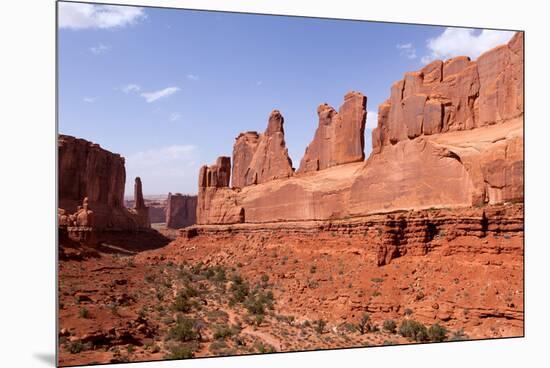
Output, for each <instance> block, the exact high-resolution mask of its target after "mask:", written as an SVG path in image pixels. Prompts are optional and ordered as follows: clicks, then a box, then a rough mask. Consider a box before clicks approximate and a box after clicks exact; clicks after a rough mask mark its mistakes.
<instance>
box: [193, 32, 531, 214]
mask: <svg viewBox="0 0 550 368" xmlns="http://www.w3.org/2000/svg"><path fill="white" fill-rule="evenodd" d="M521 39H522V35H521V34H518V35H516V36H515V37H514V38H513V39H512V40H511V41H510V42H509V44H508V45H504V46H500V47H497V48H495V49H493V50H491V51H488V52H486V53H485V54H483V55H482V56H480V58H479V60H478V61H476V62H472V61H470V60H469V59H468V58H466V57H458V58H453V59H451V60H447V61H445V62H442V61H435V62H433V63H431V64H429V65H427V66H425V67H424V68H422V70H421V71H419V72H413V73H407V74H406V75H405V78H404V80H402V81H399V82H397V83H395V84H394V86H393V87H392V94H391V97H390V99H389V100H388V101H386V102H385V103H383V104H382V105H381V106H380V110H379V117H378V118H379V126H378V127H377V128H376V129H375V131H374V132H373V140H374V141H375V142H374V150H373V153H372V154H371V156H370V157H369V159H368V160H367V161H364V162H356V163H353V162H352V163H345V162H346V160H345V159H343V157H347V158H350V157H351V156H349V155H347V154H348V153H350V152H356V153H357V152H362V150H361V149H359V151H357V150H356V148H357V147H361V143H360V139H359V138H358V136H357V135H355V138H354V139H352V140H351V142H349V141H348V142H347V143H346V142H345V140H344V138H346V139H349V137H351V136H354V134H352V132H347V133H342V132H344V131H345V129H344V128H345V127H346V126H348V125H346V124H343V122H345V121H348V122H349V121H354V122H356V123H355V127H356V128H355V129H354V130H353V131H354V132H356V133H357V132H359V131H360V130H361V129H362V127H363V126H364V125H363V124H362V123H361V122H362V121H363V118H362V116H364V115H363V113H362V111H364V109H365V107H364V105H363V102H364V101H365V98H364V97H362V95H360V94H358V93H351V94H348V95H347V97H346V103H345V104H344V106H343V107H342V108H341V109H340V112H339V113H338V114H337V113H336V112H335V111H334V110H333V109H332V108H330V107H328V106H326V105H322V106H321V107H320V109H319V116H320V126H319V128H318V130H317V132H316V135H315V139H314V140H313V142H312V143H311V144H310V146H309V147H308V149H307V152H306V155H305V156H304V159H303V160H302V164H301V166H300V171H302V172H305V173H304V174H302V175H295V176H292V177H289V178H287V179H284V180H275V181H267V182H264V183H261V184H258V185H255V186H245V187H243V188H241V189H240V190H230V189H225V188H224V190H222V191H212V190H210V191H209V192H208V196H202V197H201V196H199V208H201V209H202V213H201V214H202V216H203V217H202V219H201V218H200V219H199V221H198V223H200V224H222V223H237V222H243V221H244V222H247V223H268V222H282V221H309V220H335V219H341V218H351V217H360V216H366V215H370V214H374V213H384V212H392V211H396V210H420V209H427V208H432V207H433V208H441V207H452V208H456V207H471V206H484V205H495V204H502V203H515V202H520V201H522V200H523V116H522V106H523V105H522V104H520V102H519V101H522V97H523V96H522V93H523V92H522V88H520V87H518V80H520V79H521V77H520V76H519V75H518V74H521V73H520V71H521V70H522V63H521V59H519V56H518V55H520V54H522V53H521V52H520V50H521V47H520V44H521V42H520V41H521ZM516 56H517V57H516ZM493 59H496V60H500V61H501V62H500V63H493V64H492V65H493V68H495V69H496V70H485V69H484V68H485V67H481V66H480V65H485V64H484V63H486V62H487V60H493ZM480 63H481V64H480ZM478 69H479V70H478ZM505 82H506V83H505ZM486 83H489V84H490V85H493V87H494V86H496V85H501V84H502V83H504V85H502V88H500V87H499V88H497V89H498V93H501V89H504V90H506V91H507V92H506V93H505V94H504V95H503V96H502V98H496V100H494V101H493V100H491V99H490V98H488V97H487V101H486V102H483V103H482V101H484V98H485V97H482V96H483V95H487V94H488V93H489V92H487V91H490V90H491V88H488V87H487V85H486ZM495 83H496V84H495ZM499 83H500V84H499ZM486 87H487V88H486ZM495 88H496V87H495ZM497 97H498V96H497ZM490 101H492V102H490ZM491 103H492V104H493V105H492V106H493V110H491V111H494V113H491V114H492V115H491V114H490V113H488V112H487V111H489V110H487V109H488V107H487V106H489V105H490V104H491ZM484 114H485V115H484ZM350 115H351V116H353V117H354V118H353V119H352V118H347V116H350ZM489 115H491V116H496V117H495V118H494V119H493V120H491V119H488V118H482V117H483V116H489ZM352 125H353V124H352ZM349 126H351V125H349ZM339 137H340V138H339ZM353 142H355V144H353ZM346 147H351V148H352V149H351V150H350V151H349V152H346V151H345V148H346ZM355 157H356V158H357V159H360V155H357V156H355ZM359 161H361V160H359ZM320 169H323V170H320ZM317 170H320V171H317ZM308 171H310V172H308ZM203 201H206V202H209V203H206V202H204V203H203ZM237 214H240V215H241V216H237Z"/></svg>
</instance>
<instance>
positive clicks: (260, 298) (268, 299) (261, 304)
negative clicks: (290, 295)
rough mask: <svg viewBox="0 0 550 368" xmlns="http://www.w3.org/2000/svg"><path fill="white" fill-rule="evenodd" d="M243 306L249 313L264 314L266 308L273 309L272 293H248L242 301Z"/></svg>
mask: <svg viewBox="0 0 550 368" xmlns="http://www.w3.org/2000/svg"><path fill="white" fill-rule="evenodd" d="M244 307H245V308H246V309H247V310H248V312H249V313H251V314H255V315H264V314H265V313H266V309H270V310H273V293H271V292H267V293H263V292H261V291H260V292H257V293H255V294H252V295H249V296H248V298H246V300H245V301H244Z"/></svg>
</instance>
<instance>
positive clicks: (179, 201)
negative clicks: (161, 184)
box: [166, 193, 197, 229]
mask: <svg viewBox="0 0 550 368" xmlns="http://www.w3.org/2000/svg"><path fill="white" fill-rule="evenodd" d="M166 203H167V205H166V227H169V228H171V229H180V228H182V227H186V226H190V225H194V224H195V223H196V222H197V216H196V213H197V196H189V195H183V194H180V193H176V194H172V193H168V199H167V201H166Z"/></svg>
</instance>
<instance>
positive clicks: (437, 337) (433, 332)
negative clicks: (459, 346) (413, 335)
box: [428, 323, 448, 342]
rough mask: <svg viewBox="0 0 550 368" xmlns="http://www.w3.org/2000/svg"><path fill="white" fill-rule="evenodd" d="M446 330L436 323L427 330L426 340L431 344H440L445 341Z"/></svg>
mask: <svg viewBox="0 0 550 368" xmlns="http://www.w3.org/2000/svg"><path fill="white" fill-rule="evenodd" d="M447 332H448V331H447V329H446V328H445V327H443V326H441V325H440V324H438V323H435V324H433V325H431V326H430V328H429V329H428V338H429V339H430V341H433V342H441V341H445V339H447Z"/></svg>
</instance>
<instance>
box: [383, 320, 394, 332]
mask: <svg viewBox="0 0 550 368" xmlns="http://www.w3.org/2000/svg"><path fill="white" fill-rule="evenodd" d="M382 327H383V328H384V330H385V331H387V332H391V333H395V330H396V329H397V324H396V323H395V321H394V320H393V319H387V320H385V321H384V324H383V325H382Z"/></svg>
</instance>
